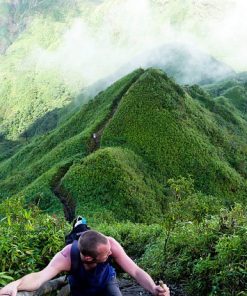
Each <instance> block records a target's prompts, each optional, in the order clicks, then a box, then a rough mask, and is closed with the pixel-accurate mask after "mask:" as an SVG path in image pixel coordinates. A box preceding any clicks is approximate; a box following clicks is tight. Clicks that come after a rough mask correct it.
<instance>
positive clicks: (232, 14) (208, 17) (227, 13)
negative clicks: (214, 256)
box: [32, 0, 247, 89]
mask: <svg viewBox="0 0 247 296" xmlns="http://www.w3.org/2000/svg"><path fill="white" fill-rule="evenodd" d="M181 3H182V2H181V0H176V1H175V0H170V1H168V0H152V1H151V0H138V1H137V0H117V1H111V0H106V1H104V2H103V3H102V4H100V5H99V4H98V6H97V9H95V11H94V12H93V13H92V15H89V16H87V17H88V18H89V19H90V18H91V19H92V18H94V17H95V18H96V17H97V18H98V19H99V20H98V22H99V25H98V26H97V27H96V28H95V27H94V26H92V25H91V23H90V21H88V19H76V20H75V21H74V23H73V24H72V25H71V27H70V28H69V30H68V31H67V32H66V34H65V35H64V36H63V41H62V43H61V45H60V46H59V47H58V48H57V50H55V51H53V52H50V51H49V52H48V51H45V50H43V49H41V48H39V49H37V50H36V51H35V52H34V53H33V54H32V61H35V63H36V64H37V66H38V67H48V68H49V67H55V68H58V69H59V70H60V71H61V73H62V74H63V75H64V77H66V79H67V81H68V82H69V83H71V82H73V86H74V87H77V88H78V89H79V88H80V87H82V86H85V85H90V84H93V83H94V82H96V81H97V80H99V79H102V78H104V77H107V76H109V75H111V74H113V73H114V72H116V71H117V70H118V69H119V68H121V67H122V66H124V65H126V64H128V63H129V61H130V60H131V59H135V57H136V56H138V54H141V53H143V52H147V51H149V50H150V49H152V48H157V47H159V46H160V45H161V44H163V43H167V42H179V43H180V44H181V43H182V42H186V44H191V45H192V47H196V48H197V47H198V48H204V50H205V51H208V52H209V53H215V54H216V56H217V57H218V58H219V59H221V60H223V61H224V62H226V63H228V64H229V65H231V66H234V67H235V69H237V70H238V69H241V70H247V55H246V54H245V52H246V46H247V33H246V32H247V21H246V18H245V12H246V11H247V3H246V1H244V0H237V1H232V0H224V1H223V0H219V1H216V0H208V1H206V0H200V1H199V0H198V1H192V0H190V1H188V0H187V1H184V2H183V7H187V9H190V13H187V11H180V6H179V5H180V4H181ZM153 4H156V5H161V6H156V8H154V7H153ZM176 5H177V6H176ZM181 7H182V5H181ZM184 9H185V8H184ZM193 14H195V16H193V17H192V15H193ZM164 15H165V16H166V17H164ZM178 24H179V25H178ZM143 56H144V55H143ZM163 58H165V57H163ZM145 64H146V61H144V60H142V58H140V56H139V59H136V60H134V61H132V63H129V67H128V66H127V67H125V68H124V69H125V72H127V71H130V70H132V69H133V68H134V67H137V66H143V65H145ZM123 74H126V73H119V74H118V75H123ZM116 78H118V77H116ZM110 82H112V81H110Z"/></svg>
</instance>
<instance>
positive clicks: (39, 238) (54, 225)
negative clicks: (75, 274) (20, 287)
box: [0, 198, 68, 279]
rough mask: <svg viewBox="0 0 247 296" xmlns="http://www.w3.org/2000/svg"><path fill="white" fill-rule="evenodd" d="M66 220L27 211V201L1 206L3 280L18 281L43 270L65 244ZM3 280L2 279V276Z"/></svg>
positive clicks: (20, 200)
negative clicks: (22, 277)
mask: <svg viewBox="0 0 247 296" xmlns="http://www.w3.org/2000/svg"><path fill="white" fill-rule="evenodd" d="M65 231H66V232H67V231H68V228H67V224H66V223H65V221H64V219H62V218H59V217H55V216H53V217H52V216H49V215H45V214H42V213H41V212H40V211H39V210H38V208H36V207H33V208H31V209H25V208H24V207H23V199H21V198H19V199H13V198H12V199H7V200H5V201H4V202H2V203H1V204H0V240H1V245H0V254H1V256H0V266H1V271H2V272H3V274H2V279H4V278H5V279H8V278H6V276H11V277H14V278H18V277H20V276H23V275H24V274H26V273H28V272H33V271H36V270H39V269H40V268H43V267H44V266H45V265H46V264H47V263H48V262H49V260H50V259H51V258H52V256H53V255H54V254H55V253H56V252H58V251H59V250H60V249H61V248H62V247H63V245H64V233H65ZM0 278H1V277H0Z"/></svg>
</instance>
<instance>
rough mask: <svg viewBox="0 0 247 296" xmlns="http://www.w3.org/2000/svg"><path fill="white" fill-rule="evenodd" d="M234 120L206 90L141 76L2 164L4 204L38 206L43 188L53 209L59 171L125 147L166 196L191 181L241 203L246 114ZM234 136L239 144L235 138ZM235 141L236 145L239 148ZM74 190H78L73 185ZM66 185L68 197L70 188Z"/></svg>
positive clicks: (151, 73)
mask: <svg viewBox="0 0 247 296" xmlns="http://www.w3.org/2000/svg"><path fill="white" fill-rule="evenodd" d="M192 90H193V91H194V92H192ZM195 90H196V93H198V92H201V96H202V97H203V98H204V100H207V102H209V103H210V104H211V105H213V106H214V107H213V108H212V107H211V106H210V105H206V104H203V105H202V104H201V99H199V101H198V100H195V99H192V97H191V96H190V95H192V96H194V97H195V98H196V95H195ZM118 102H119V105H118ZM229 104H230V102H229ZM215 106H221V109H220V108H218V110H217V108H216V107H215ZM205 107H206V108H207V109H205ZM224 108H225V109H224ZM219 110H220V112H219ZM222 110H224V112H222ZM214 111H216V113H214ZM112 112H114V113H112ZM227 112H228V113H226V107H224V105H220V104H219V103H218V101H217V100H216V101H214V100H212V99H211V98H210V97H209V95H207V94H206V93H204V92H203V91H202V90H201V89H200V88H199V87H197V89H196V88H194V89H193V87H190V88H188V89H187V91H186V88H185V89H183V88H181V87H180V86H178V85H177V84H176V83H174V82H173V81H172V80H171V79H169V78H168V77H167V76H166V75H165V74H164V73H163V72H161V71H158V70H155V69H149V70H145V71H144V72H143V70H137V71H135V72H133V73H132V74H129V75H128V76H126V77H124V78H123V79H121V80H119V81H118V82H116V83H114V84H113V85H112V86H111V87H109V88H108V89H107V90H105V91H104V92H101V93H99V94H98V95H97V96H96V98H95V100H92V101H90V102H89V103H88V104H86V105H85V106H83V107H81V110H79V111H77V112H76V113H75V114H74V115H73V116H72V117H71V118H69V119H68V120H67V121H65V123H63V124H62V125H61V126H58V127H57V128H56V129H55V130H54V131H53V132H50V133H49V134H47V135H44V136H41V137H38V138H36V139H35V140H33V141H32V142H31V143H30V144H28V145H26V147H23V148H22V149H20V151H19V152H17V153H16V154H15V155H14V156H12V157H11V158H10V159H7V160H5V161H2V162H1V163H0V168H1V170H0V171H1V173H0V176H1V179H2V181H1V182H0V185H1V196H2V197H5V198H6V197H8V196H11V195H14V194H18V193H20V192H22V194H24V195H25V194H26V192H29V193H28V196H29V197H28V200H36V201H37V197H35V195H37V196H38V195H39V194H40V192H42V190H41V188H43V190H44V192H48V193H47V196H44V197H43V201H40V202H41V204H42V203H44V204H46V201H49V199H50V198H51V197H52V199H51V200H50V203H49V204H50V205H51V206H52V200H54V194H53V193H52V190H51V188H50V189H49V190H48V189H47V188H48V187H51V185H50V184H51V183H52V179H53V178H54V176H55V175H56V172H57V171H59V167H63V166H64V165H65V164H66V163H73V162H74V163H75V165H76V162H77V160H79V159H80V158H84V157H85V156H87V155H89V154H91V153H93V152H94V151H95V149H99V148H100V149H101V148H104V147H106V148H107V147H113V148H114V147H123V148H127V149H130V150H131V151H133V152H134V153H135V154H136V155H138V156H140V157H141V158H142V159H143V162H144V163H146V165H147V166H148V168H149V169H148V175H150V177H151V179H153V180H158V183H157V191H158V192H159V190H160V189H159V187H160V186H161V187H162V186H164V184H165V180H167V179H169V178H172V177H176V178H178V177H179V176H180V175H182V176H186V175H191V176H192V177H193V179H195V185H196V188H198V189H199V190H202V191H203V192H204V193H207V194H213V195H217V196H221V197H222V198H224V200H225V201H226V200H228V202H230V203H231V202H232V201H231V200H235V199H236V200H238V199H239V200H241V198H243V196H244V194H245V190H246V189H245V186H246V182H245V180H244V177H245V176H246V171H245V167H246V164H245V161H246V152H245V148H244V147H246V143H245V142H244V141H243V139H242V138H241V135H246V130H247V129H246V121H245V120H244V119H243V118H241V117H240V114H235V113H234V114H233V115H232V110H230V109H227ZM222 114H223V115H224V116H225V114H230V115H232V116H235V117H236V120H235V121H234V122H233V123H232V125H231V126H229V121H227V120H226V119H225V118H224V117H223V116H222ZM219 119H220V120H219ZM232 129H235V130H236V131H238V132H239V136H238V135H232ZM93 133H96V134H97V137H98V139H97V142H98V143H95V141H94V140H93V138H92V135H93ZM228 137H231V138H232V139H233V140H234V141H235V143H234V147H232V146H231V144H230V143H229V142H228ZM103 151H104V150H103ZM103 151H102V154H104V153H103ZM106 151H107V150H106ZM110 151H113V150H110ZM109 153H110V152H109ZM112 153H113V152H112ZM118 154H119V152H118ZM127 154H128V153H127ZM127 154H126V155H127ZM113 159H115V156H114V157H113ZM55 168H56V169H55ZM198 171H200V172H201V173H200V175H198ZM67 174H68V175H69V174H70V170H69V171H68V173H67ZM52 176H53V177H52ZM85 177H86V176H85ZM37 178H38V179H39V180H40V181H39V182H40V183H39V182H38V181H37V180H36V179H37ZM17 180H18V181H17ZM35 180H36V181H35ZM49 180H50V181H49ZM65 180H66V178H65ZM110 180H111V178H109V182H110ZM34 181H35V182H34ZM33 182H34V184H33ZM71 182H72V183H73V182H75V181H74V180H73V178H72V179H71ZM43 183H44V184H43ZM76 183H78V181H76ZM14 184H15V185H14ZM66 184H68V182H67V183H66ZM41 185H42V186H41ZM61 185H62V186H63V187H64V190H65V191H68V190H67V188H66V186H64V185H63V182H62V184H61ZM95 186H96V187H97V184H95ZM69 187H71V186H69ZM103 187H104V186H103ZM25 188H27V189H25ZM75 188H76V186H75ZM47 190H48V191H47ZM73 190H75V189H73ZM36 191H37V192H36ZM69 193H70V192H69ZM42 195H44V193H43V194H42ZM72 196H75V200H77V199H78V198H79V197H80V194H79V193H78V192H74V193H73V194H72ZM76 196H78V197H76ZM161 196H162V194H161ZM236 196H238V197H237V198H236ZM241 196H242V197H241ZM95 197H96V196H95ZM80 198H81V197H80ZM164 198H165V196H164V195H163V199H164ZM160 199H161V200H162V198H160ZM161 206H162V205H161ZM52 207H53V206H52ZM48 208H49V207H47V205H46V209H48ZM53 209H54V207H53Z"/></svg>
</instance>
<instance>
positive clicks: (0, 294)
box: [0, 283, 17, 296]
mask: <svg viewBox="0 0 247 296" xmlns="http://www.w3.org/2000/svg"><path fill="white" fill-rule="evenodd" d="M16 294H17V285H16V284H15V283H10V284H8V285H6V286H5V287H3V288H2V289H0V296H16Z"/></svg>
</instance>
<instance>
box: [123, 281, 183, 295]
mask: <svg viewBox="0 0 247 296" xmlns="http://www.w3.org/2000/svg"><path fill="white" fill-rule="evenodd" d="M119 286H120V289H121V291H122V294H123V296H134V295H135V296H138V295H141V296H149V295H151V294H150V293H148V292H146V291H145V290H144V289H143V288H142V287H141V286H139V285H137V284H136V283H135V282H132V281H130V280H124V279H121V280H120V281H119ZM168 286H169V288H170V293H171V296H186V294H185V293H184V292H183V290H182V289H181V287H178V286H176V285H172V284H171V285H168Z"/></svg>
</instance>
